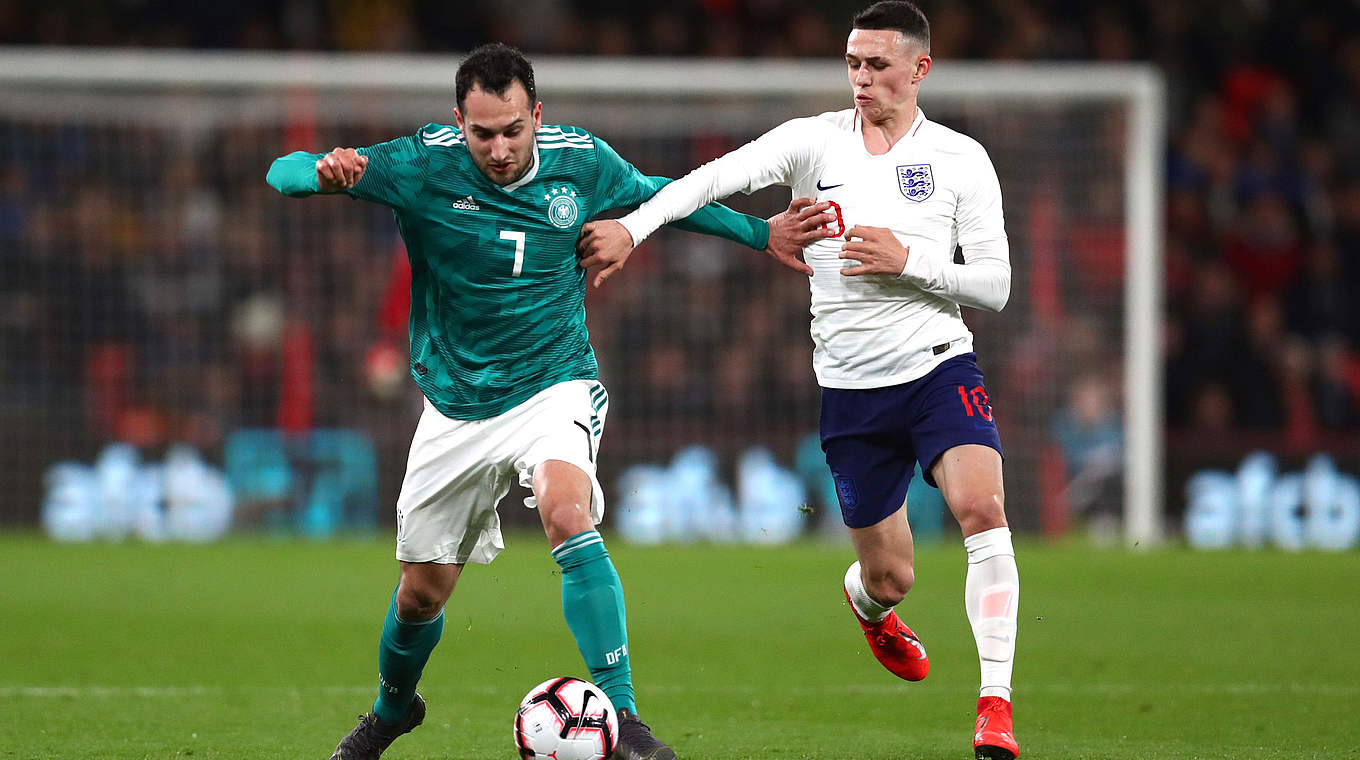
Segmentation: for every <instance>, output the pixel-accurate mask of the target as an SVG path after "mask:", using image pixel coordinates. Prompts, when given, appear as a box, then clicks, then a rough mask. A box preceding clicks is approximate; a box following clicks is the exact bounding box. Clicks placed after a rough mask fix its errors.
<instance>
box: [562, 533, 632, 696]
mask: <svg viewBox="0 0 1360 760" xmlns="http://www.w3.org/2000/svg"><path fill="white" fill-rule="evenodd" d="M552 555H553V559H554V560H556V561H557V564H558V565H560V566H561V568H562V613H563V615H565V616H566V619H567V627H568V628H570V629H571V633H572V636H574V637H575V638H576V646H577V647H578V648H579V649H580V650H581V656H582V657H583V658H584V659H585V661H586V667H587V668H589V669H590V677H591V680H593V681H594V682H595V685H597V686H599V687H600V689H601V690H603V691H604V693H605V694H606V695H608V696H609V700H610V701H611V702H613V703H614V706H615V707H616V708H618V709H620V710H628V711H629V712H632V713H636V712H637V704H636V703H635V701H634V697H633V675H632V671H631V669H630V667H629V665H628V624H627V614H626V612H625V610H624V605H623V584H622V583H621V582H620V581H619V574H618V571H617V570H615V569H614V563H613V561H612V560H610V559H609V552H608V551H607V550H606V549H605V547H604V539H603V538H601V537H600V534H599V532H598V531H593V530H588V531H585V532H582V533H578V534H576V535H574V536H572V537H571V538H569V539H567V540H566V541H563V542H562V544H561V545H559V546H558V547H557V548H555V549H553V552H552Z"/></svg>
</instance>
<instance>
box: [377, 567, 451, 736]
mask: <svg viewBox="0 0 1360 760" xmlns="http://www.w3.org/2000/svg"><path fill="white" fill-rule="evenodd" d="M443 633H444V611H443V610H440V611H439V614H438V615H436V616H435V617H434V618H432V619H430V620H426V621H422V622H418V623H410V622H407V621H405V620H402V619H401V618H400V617H397V595H396V594H395V593H393V594H392V604H391V606H389V607H388V608H387V620H386V621H385V622H384V623H383V631H382V640H381V641H380V642H379V644H378V700H377V701H376V702H374V703H373V712H374V713H375V714H376V715H377V716H378V720H381V721H382V722H384V723H397V722H399V721H400V720H401V719H402V718H403V717H405V716H406V711H407V710H408V709H410V707H411V702H412V700H414V699H415V696H416V683H417V682H419V681H420V674H421V671H423V670H425V663H426V662H428V661H429V659H430V652H433V651H434V646H435V644H438V643H439V637H440V636H441V635H443Z"/></svg>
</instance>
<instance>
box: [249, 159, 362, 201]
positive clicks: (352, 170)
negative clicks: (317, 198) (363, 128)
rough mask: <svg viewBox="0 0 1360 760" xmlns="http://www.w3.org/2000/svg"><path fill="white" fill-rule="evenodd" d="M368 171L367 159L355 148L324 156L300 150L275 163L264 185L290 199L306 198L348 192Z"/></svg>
mask: <svg viewBox="0 0 1360 760" xmlns="http://www.w3.org/2000/svg"><path fill="white" fill-rule="evenodd" d="M367 167H368V156H364V155H360V154H359V152H358V151H356V150H355V149H354V148H335V149H334V150H332V151H331V152H330V153H325V154H321V153H308V152H306V151H301V150H299V151H296V152H293V153H289V154H288V155H286V156H281V157H279V158H276V159H274V163H273V164H271V165H270V167H269V174H268V176H266V177H265V181H267V182H268V183H269V185H270V186H271V187H273V188H274V189H275V190H278V191H279V192H280V193H283V194H284V195H287V196H289V197H290V198H305V197H306V196H308V195H312V194H315V193H341V192H344V191H346V190H349V189H350V188H352V187H354V185H355V184H357V183H358V182H359V179H360V178H361V177H363V176H364V170H365V169H366V168H367Z"/></svg>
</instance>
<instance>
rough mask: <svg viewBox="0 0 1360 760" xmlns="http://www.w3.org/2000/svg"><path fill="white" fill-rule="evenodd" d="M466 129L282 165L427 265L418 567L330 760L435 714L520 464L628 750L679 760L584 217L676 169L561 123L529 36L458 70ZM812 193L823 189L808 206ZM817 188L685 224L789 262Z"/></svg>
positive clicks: (412, 562) (418, 351)
mask: <svg viewBox="0 0 1360 760" xmlns="http://www.w3.org/2000/svg"><path fill="white" fill-rule="evenodd" d="M456 95H457V108H456V109H455V110H454V117H455V119H456V121H457V127H453V126H444V125H440V124H429V125H426V126H425V127H423V128H422V129H420V130H419V131H418V132H417V133H416V134H414V135H411V136H407V137H401V138H398V139H396V140H392V141H390V142H385V143H381V144H378V145H373V146H369V147H367V148H359V149H357V150H356V149H352V148H337V149H335V150H333V151H331V152H330V153H328V154H325V155H322V154H316V153H306V152H301V151H299V152H296V153H292V154H290V155H287V156H283V157H282V158H279V159H277V160H275V161H274V164H273V166H271V167H270V169H269V176H268V181H269V184H270V185H272V186H273V187H274V188H275V189H277V190H278V191H279V192H281V193H283V194H285V195H288V196H290V197H303V196H307V195H311V194H313V193H340V192H345V193H348V194H349V195H351V196H353V197H355V198H361V199H364V200H369V201H374V202H376V203H381V204H383V205H386V206H389V207H391V208H392V209H393V212H394V213H395V215H396V220H397V228H398V230H399V231H400V233H401V237H402V239H403V240H404V241H405V243H406V250H407V254H408V255H409V256H410V260H411V317H410V332H411V374H412V376H413V377H414V378H415V381H416V384H417V385H418V386H420V390H421V391H422V393H424V395H425V399H426V403H425V411H424V413H423V414H422V416H421V418H420V423H419V425H418V426H417V428H416V432H415V436H414V439H413V441H412V443H411V452H410V458H409V460H408V463H407V469H406V477H405V480H404V481H403V483H402V488H401V494H400V496H399V497H398V500H397V551H396V555H397V559H398V560H399V561H400V563H401V580H400V583H399V584H398V586H397V589H396V592H395V593H394V594H393V596H392V602H391V605H390V606H389V608H388V611H387V618H386V621H385V622H384V624H383V630H382V638H381V642H380V645H379V650H378V668H379V690H378V698H377V701H376V702H375V703H374V705H373V711H372V712H370V713H368V714H366V715H363V716H361V717H360V720H359V725H358V726H357V727H356V728H355V729H354V730H353V731H351V732H350V733H349V734H348V735H347V736H345V738H344V739H342V740H341V742H340V745H339V746H338V747H337V748H336V750H335V753H334V754H333V755H332V760H374V759H376V758H377V757H378V756H379V755H380V754H382V752H383V750H385V749H386V748H387V747H388V746H389V745H390V744H391V743H392V741H393V740H395V739H396V737H398V736H400V735H401V734H404V733H406V732H408V731H410V730H411V729H413V728H415V727H416V726H418V725H420V723H421V721H422V720H423V719H424V717H425V702H424V700H423V699H422V698H421V697H420V695H419V694H417V693H416V682H417V681H418V680H419V678H420V674H421V671H422V670H423V669H424V667H425V663H426V661H427V660H428V659H429V656H430V652H431V651H432V650H433V649H434V646H435V644H436V643H437V642H438V641H439V638H440V633H441V632H442V630H443V627H444V613H443V610H444V605H445V603H446V602H447V601H448V598H449V595H450V594H451V593H452V592H453V588H454V584H455V583H456V582H457V581H458V577H459V574H460V573H461V572H462V569H463V566H464V565H465V564H466V563H468V562H476V563H488V562H490V561H491V560H492V559H493V558H494V557H495V556H496V554H497V553H498V552H499V551H500V550H501V549H502V548H503V546H504V543H503V541H502V538H501V533H500V519H499V517H498V515H497V513H496V504H497V502H499V501H500V499H501V498H502V497H504V496H505V494H506V493H507V492H508V490H509V487H510V484H511V479H512V478H517V479H518V481H519V483H520V484H522V485H524V486H526V487H529V488H531V489H532V491H533V497H532V498H530V499H527V500H526V504H527V505H528V506H530V507H534V506H536V507H537V508H538V512H539V517H540V518H541V519H542V521H543V528H544V530H545V532H546V533H547V536H548V540H549V542H550V543H551V545H552V547H553V550H552V555H553V559H554V560H556V561H557V563H558V564H559V565H560V566H561V568H562V573H561V577H562V607H563V612H564V615H565V617H566V620H567V625H568V627H569V628H570V629H571V632H572V635H573V636H574V637H575V639H576V643H577V646H578V647H579V648H580V650H581V655H582V656H583V657H584V659H585V662H586V666H587V667H588V669H589V670H590V675H591V679H592V680H593V681H594V682H595V683H596V684H597V685H599V686H600V688H601V689H603V690H604V692H605V693H606V694H608V695H609V698H610V700H612V701H613V703H614V705H615V706H616V707H617V708H618V711H619V717H620V722H619V726H620V727H619V734H620V736H619V748H618V750H617V751H616V753H615V755H614V757H615V758H621V759H623V760H666V759H667V758H674V757H675V753H674V751H672V750H671V748H670V747H668V746H666V745H665V744H664V743H663V742H661V741H660V740H658V739H656V738H655V737H653V736H652V733H651V731H650V729H649V728H648V727H647V726H646V724H644V723H642V722H641V721H640V720H639V719H638V717H637V715H638V713H637V704H636V701H635V697H634V691H633V683H632V675H631V671H630V666H629V651H628V633H627V625H626V618H625V612H624V601H623V587H622V585H621V584H620V582H619V576H618V573H617V572H616V571H615V569H614V565H613V562H611V561H610V559H609V553H608V552H607V551H606V550H605V546H604V542H603V539H601V537H600V534H599V533H598V532H597V531H596V530H595V526H596V525H597V524H598V523H599V522H600V520H601V518H602V516H603V510H604V501H603V496H602V491H601V488H600V484H599V482H598V480H597V479H596V475H595V458H596V455H597V453H598V451H599V442H600V435H601V433H602V432H603V429H604V420H605V414H606V412H607V411H608V408H609V397H608V394H606V393H605V389H604V386H602V385H601V384H600V382H599V380H598V379H597V375H598V370H597V366H596V362H595V354H594V352H593V350H592V349H591V347H590V342H589V338H588V335H587V333H586V325H585V301H584V299H585V271H584V270H583V269H581V268H580V267H579V266H578V265H577V253H576V243H577V238H578V236H579V233H580V229H581V226H582V225H583V224H584V223H585V222H586V221H587V220H589V219H590V218H591V217H592V216H594V215H595V214H597V213H599V212H601V211H605V210H608V209H611V208H616V207H631V206H636V205H637V204H639V203H642V202H643V201H645V200H646V199H648V198H650V197H651V196H652V195H653V194H654V193H655V192H656V191H657V190H658V189H659V188H660V187H661V186H662V185H664V184H665V183H666V182H667V181H668V180H663V179H659V178H652V177H646V176H643V175H642V174H641V173H640V172H638V170H637V169H635V168H634V167H633V166H632V165H630V164H629V163H628V162H626V161H624V160H623V159H622V158H620V157H619V155H618V154H617V153H615V152H614V150H613V149H612V148H610V147H609V145H608V144H606V143H605V142H604V141H603V140H601V139H600V138H598V137H595V136H594V135H592V134H590V133H589V132H586V131H585V130H582V129H578V128H576V127H570V126H545V125H543V122H542V104H541V103H539V102H538V100H537V96H536V93H535V89H534V73H533V68H532V66H531V64H530V63H529V61H528V60H527V59H525V58H524V56H523V55H522V54H520V53H519V51H517V50H515V49H513V48H510V47H507V46H505V45H499V44H493V45H487V46H484V47H481V48H478V49H477V50H475V51H473V53H472V54H471V55H469V56H468V58H467V59H466V60H464V61H463V63H462V64H461V65H460V66H459V69H458V73H457V77H456ZM808 203H810V202H808ZM802 205H805V204H804V203H803V202H795V203H794V204H792V205H791V206H790V211H786V212H784V213H783V214H780V215H778V216H776V217H774V218H772V219H771V220H769V221H768V222H767V221H766V220H762V219H756V218H754V217H749V216H746V215H744V214H738V213H736V212H734V211H731V210H730V209H727V208H724V207H722V206H718V205H716V204H714V205H709V206H707V207H705V208H703V209H700V210H699V211H697V212H695V213H694V214H692V215H691V216H689V217H687V218H685V219H683V220H680V221H679V222H678V223H677V224H676V226H678V227H681V228H682V229H688V230H693V231H697V232H704V233H707V234H712V235H718V236H721V237H724V238H727V239H729V240H733V241H736V242H740V243H743V244H745V245H747V246H749V247H751V248H754V249H757V250H764V251H765V252H766V253H768V254H770V255H772V256H774V257H775V258H777V259H780V260H781V261H784V262H785V263H788V262H790V261H792V260H794V257H795V256H796V254H797V252H798V251H800V250H801V249H802V247H803V246H804V245H806V244H807V243H808V242H810V240H811V239H813V238H814V237H816V236H817V235H818V233H817V232H816V225H815V222H816V221H817V220H816V219H815V218H814V219H813V220H812V221H808V220H803V219H799V218H798V214H797V213H796V212H797V211H798V210H799V209H800V208H801V206H802Z"/></svg>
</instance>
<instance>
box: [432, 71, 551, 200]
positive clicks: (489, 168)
mask: <svg viewBox="0 0 1360 760" xmlns="http://www.w3.org/2000/svg"><path fill="white" fill-rule="evenodd" d="M453 115H454V117H455V118H457V119H458V127H459V129H462V130H463V137H464V138H466V139H467V146H468V152H469V153H471V154H472V163H474V164H476V165H477V168H478V169H479V170H481V172H482V174H484V175H486V178H487V179H489V180H491V181H492V182H495V183H496V184H497V185H502V186H504V185H508V184H510V183H512V182H514V181H515V180H517V179H519V178H520V177H523V176H524V173H525V172H527V171H529V169H530V168H531V167H532V164H533V161H534V132H535V131H537V130H538V128H539V127H541V126H543V104H542V103H534V104H533V105H532V106H531V105H529V93H528V92H527V91H526V90H525V89H524V85H522V84H520V83H519V82H518V81H516V82H511V83H510V86H509V87H507V88H506V90H505V92H503V93H501V94H499V95H498V94H496V93H494V92H487V91H485V90H483V89H482V88H481V87H473V88H472V89H471V90H469V91H468V93H467V95H466V96H464V97H463V104H462V107H461V108H455V109H453Z"/></svg>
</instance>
